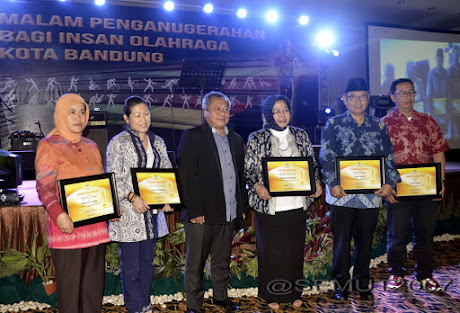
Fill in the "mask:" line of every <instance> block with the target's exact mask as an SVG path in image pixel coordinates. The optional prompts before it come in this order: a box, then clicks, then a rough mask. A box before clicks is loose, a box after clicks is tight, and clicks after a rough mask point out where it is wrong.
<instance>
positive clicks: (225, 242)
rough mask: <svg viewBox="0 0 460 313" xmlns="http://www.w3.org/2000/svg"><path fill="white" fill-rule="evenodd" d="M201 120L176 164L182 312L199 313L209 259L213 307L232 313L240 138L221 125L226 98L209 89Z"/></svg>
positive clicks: (241, 198) (241, 211) (242, 191)
mask: <svg viewBox="0 0 460 313" xmlns="http://www.w3.org/2000/svg"><path fill="white" fill-rule="evenodd" d="M202 107H203V116H204V117H205V119H206V120H205V122H204V123H203V124H202V125H201V126H198V127H195V128H192V129H190V130H186V131H184V133H183V135H182V139H181V142H180V145H179V153H178V164H179V173H180V179H181V182H182V187H183V191H184V193H183V196H184V200H185V206H186V210H184V211H183V214H182V219H183V220H184V222H185V234H186V239H185V246H186V261H185V293H186V297H187V312H195V313H197V312H204V310H203V309H202V304H203V296H204V289H203V269H204V266H205V262H206V259H207V257H208V255H209V254H210V255H211V282H212V286H213V303H214V304H216V305H219V306H221V307H223V308H224V310H225V312H235V311H238V310H239V308H238V306H236V305H234V304H233V303H232V302H231V300H230V299H229V298H228V294H227V285H228V280H229V272H230V255H231V249H232V239H233V233H234V231H235V230H236V229H239V228H242V227H243V226H244V222H243V216H244V215H246V213H247V191H246V188H245V178H244V174H243V168H244V148H243V140H242V139H241V137H240V136H239V135H238V134H236V133H235V132H234V131H233V130H231V129H229V128H228V127H227V124H228V122H229V118H230V100H229V99H228V97H227V96H225V95H224V94H222V93H220V92H216V91H212V92H210V93H208V94H206V95H205V96H204V97H203V101H202Z"/></svg>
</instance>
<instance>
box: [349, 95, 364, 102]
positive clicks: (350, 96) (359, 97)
mask: <svg viewBox="0 0 460 313" xmlns="http://www.w3.org/2000/svg"><path fill="white" fill-rule="evenodd" d="M345 98H347V100H348V101H350V102H355V101H358V99H359V100H361V101H367V100H369V95H361V96H356V95H349V96H345Z"/></svg>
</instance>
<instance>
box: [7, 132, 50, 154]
mask: <svg viewBox="0 0 460 313" xmlns="http://www.w3.org/2000/svg"><path fill="white" fill-rule="evenodd" d="M10 137H11V150H15V151H27V150H37V145H38V142H39V141H40V140H41V139H42V138H43V137H42V136H40V135H37V134H35V133H32V132H30V131H28V130H20V131H17V132H14V133H12V134H11V136H10Z"/></svg>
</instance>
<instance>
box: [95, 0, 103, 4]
mask: <svg viewBox="0 0 460 313" xmlns="http://www.w3.org/2000/svg"><path fill="white" fill-rule="evenodd" d="M94 3H95V4H97V5H104V4H105V0H94Z"/></svg>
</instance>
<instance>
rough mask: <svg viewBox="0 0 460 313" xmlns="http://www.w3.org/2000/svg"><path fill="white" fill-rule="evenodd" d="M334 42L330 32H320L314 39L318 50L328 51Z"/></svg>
mask: <svg viewBox="0 0 460 313" xmlns="http://www.w3.org/2000/svg"><path fill="white" fill-rule="evenodd" d="M334 41H335V37H334V34H333V33H332V31H330V30H322V31H320V32H319V33H318V34H317V35H316V38H315V43H316V45H318V46H319V47H320V48H324V49H328V48H329V47H330V46H331V45H332V44H333V43H334Z"/></svg>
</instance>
